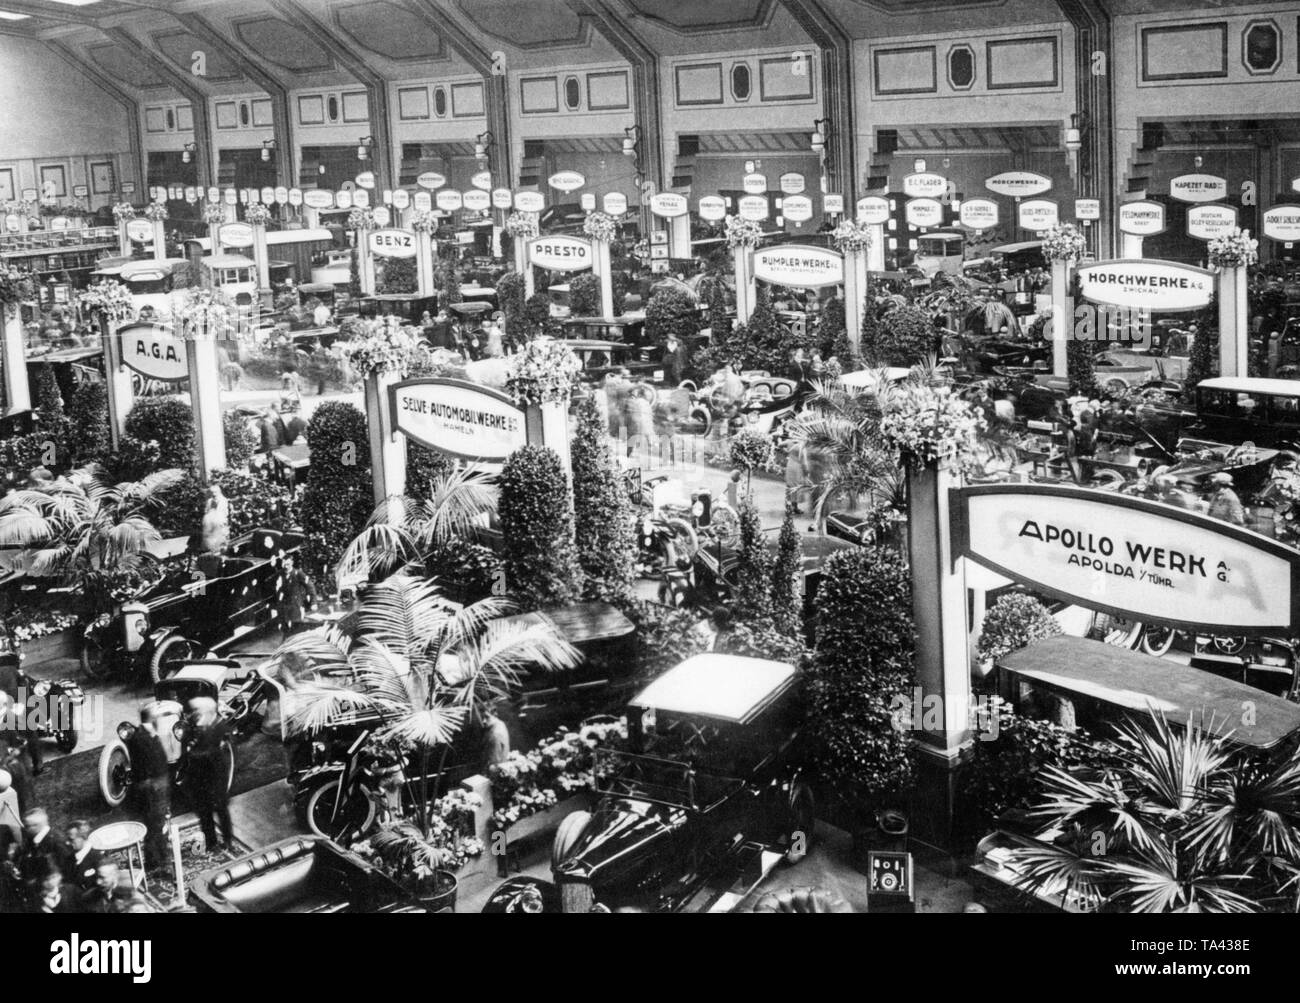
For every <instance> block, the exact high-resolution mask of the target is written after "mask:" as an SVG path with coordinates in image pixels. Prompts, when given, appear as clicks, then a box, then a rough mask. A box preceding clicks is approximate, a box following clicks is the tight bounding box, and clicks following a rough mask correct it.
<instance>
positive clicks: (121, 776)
mask: <svg viewBox="0 0 1300 1003" xmlns="http://www.w3.org/2000/svg"><path fill="white" fill-rule="evenodd" d="M130 788H131V754H130V753H129V752H127V750H126V745H125V744H123V742H122V741H121V739H114V740H113V741H111V742H109V743H108V744H107V745H106V746H104V751H103V752H101V753H100V754H99V792H100V794H102V795H103V796H104V800H105V801H106V802H108V804H109V806H110V807H113V808H117V807H120V806H121V804H122V802H123V801H125V800H126V792H127V791H128V790H130Z"/></svg>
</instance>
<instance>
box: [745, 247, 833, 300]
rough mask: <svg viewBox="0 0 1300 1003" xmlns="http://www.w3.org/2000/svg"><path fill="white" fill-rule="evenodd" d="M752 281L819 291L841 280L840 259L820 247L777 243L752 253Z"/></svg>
mask: <svg viewBox="0 0 1300 1003" xmlns="http://www.w3.org/2000/svg"><path fill="white" fill-rule="evenodd" d="M754 278H756V279H762V280H763V281H764V282H772V283H775V284H776V285H780V286H790V287H791V288H794V289H820V288H821V287H822V286H835V285H839V284H840V283H841V282H843V281H844V256H843V255H842V254H839V253H837V252H835V251H830V250H827V249H826V248H824V247H810V246H807V245H803V244H781V245H779V246H777V247H764V248H761V249H760V250H757V251H755V252H754Z"/></svg>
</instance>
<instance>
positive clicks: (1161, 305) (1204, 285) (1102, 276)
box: [1075, 258, 1214, 311]
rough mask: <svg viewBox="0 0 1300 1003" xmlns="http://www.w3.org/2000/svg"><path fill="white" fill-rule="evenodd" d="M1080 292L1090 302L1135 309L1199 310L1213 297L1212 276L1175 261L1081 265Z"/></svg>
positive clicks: (1128, 260)
mask: <svg viewBox="0 0 1300 1003" xmlns="http://www.w3.org/2000/svg"><path fill="white" fill-rule="evenodd" d="M1075 274H1076V275H1077V276H1078V277H1079V292H1080V293H1081V294H1082V296H1083V298H1084V299H1086V300H1088V301H1089V302H1092V303H1101V304H1105V305H1106V306H1122V307H1129V308H1131V309H1135V310H1170V311H1183V310H1199V309H1200V308H1201V307H1203V306H1206V305H1208V304H1209V302H1210V298H1211V296H1213V295H1214V273H1213V272H1209V271H1206V270H1205V269H1204V268H1196V267H1194V266H1192V265H1180V264H1178V263H1177V262H1175V261H1160V260H1157V259H1153V258H1152V259H1148V258H1118V259H1115V260H1113V261H1098V262H1095V263H1094V264H1091V265H1080V266H1079V267H1078V268H1077V269H1075Z"/></svg>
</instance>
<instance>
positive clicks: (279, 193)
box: [275, 185, 289, 205]
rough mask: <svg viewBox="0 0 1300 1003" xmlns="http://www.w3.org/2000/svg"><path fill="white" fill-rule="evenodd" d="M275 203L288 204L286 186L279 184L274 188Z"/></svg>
mask: <svg viewBox="0 0 1300 1003" xmlns="http://www.w3.org/2000/svg"><path fill="white" fill-rule="evenodd" d="M275 204H276V205H288V204H289V189H288V188H286V187H285V186H284V185H280V186H279V187H277V188H276V189H275Z"/></svg>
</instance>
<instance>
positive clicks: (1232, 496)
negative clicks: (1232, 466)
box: [1210, 470, 1246, 526]
mask: <svg viewBox="0 0 1300 1003" xmlns="http://www.w3.org/2000/svg"><path fill="white" fill-rule="evenodd" d="M1210 483H1211V484H1213V485H1214V488H1215V491H1214V494H1213V495H1212V496H1211V498H1210V518H1212V519H1222V520H1223V521H1224V522H1227V523H1231V524H1232V525H1234V526H1244V525H1246V512H1245V510H1244V509H1243V508H1242V507H1241V499H1240V498H1238V497H1237V492H1236V491H1234V490H1233V489H1232V474H1229V473H1227V472H1226V471H1222V470H1221V471H1219V472H1218V473H1217V474H1215V475H1214V476H1213V477H1211V478H1210Z"/></svg>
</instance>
